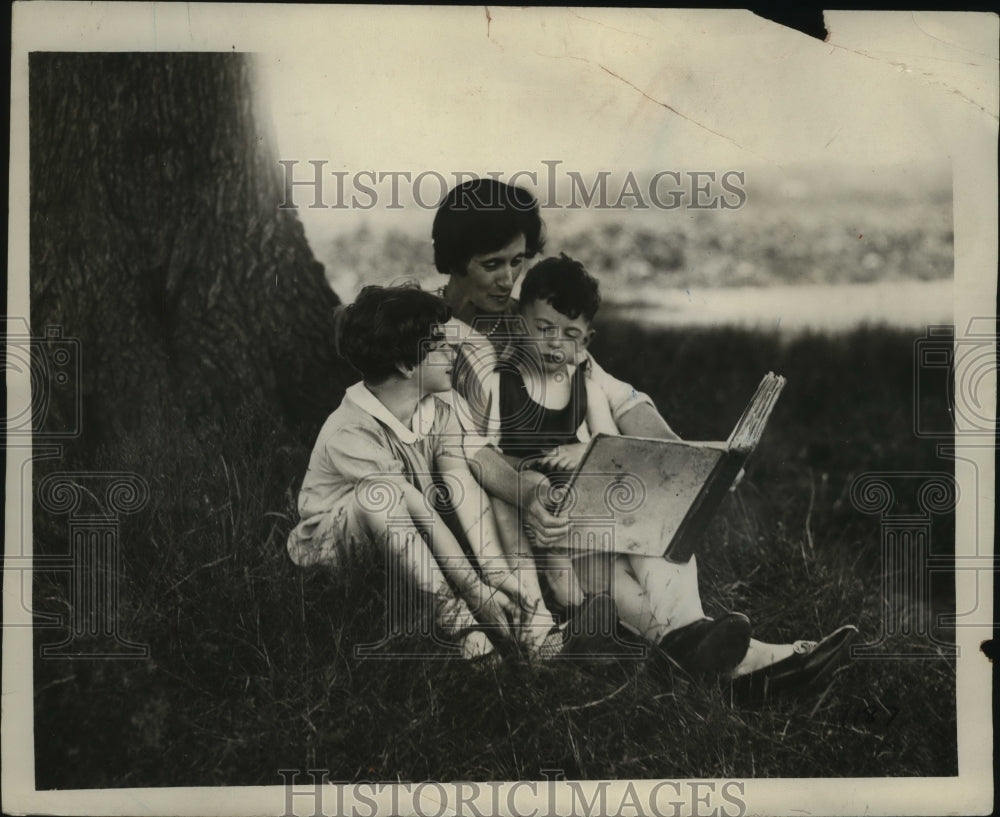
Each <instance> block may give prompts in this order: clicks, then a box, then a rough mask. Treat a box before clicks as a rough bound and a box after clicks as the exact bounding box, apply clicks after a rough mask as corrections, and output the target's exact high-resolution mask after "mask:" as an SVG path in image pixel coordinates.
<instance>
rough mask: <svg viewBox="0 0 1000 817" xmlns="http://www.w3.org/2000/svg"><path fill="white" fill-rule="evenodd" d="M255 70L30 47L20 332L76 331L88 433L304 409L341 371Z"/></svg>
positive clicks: (305, 414) (193, 58)
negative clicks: (24, 317)
mask: <svg viewBox="0 0 1000 817" xmlns="http://www.w3.org/2000/svg"><path fill="white" fill-rule="evenodd" d="M254 73H255V67H254V64H253V59H252V57H249V56H247V55H242V54H228V53H223V54H130V53H122V54H118V53H115V54H105V53H101V54H87V53H59V54H52V53H34V54H32V55H31V57H30V76H29V93H30V101H29V109H30V151H31V154H30V185H31V215H30V229H31V236H30V252H31V270H30V273H31V310H32V313H31V324H32V333H33V334H34V335H36V336H39V335H43V334H44V331H45V327H46V326H50V325H58V326H60V327H61V328H62V330H63V335H64V336H66V337H73V338H78V339H79V340H80V342H81V346H82V370H83V375H82V382H81V383H80V384H79V386H78V388H79V390H80V391H81V393H82V395H83V408H84V417H83V428H84V436H85V437H87V438H90V439H92V440H93V439H97V438H100V437H107V436H108V435H113V434H115V433H116V432H117V431H120V430H122V429H129V428H134V427H136V426H137V425H138V424H142V423H146V422H148V421H150V419H155V418H157V417H161V416H162V415H163V413H164V412H165V411H175V412H177V414H178V416H181V417H183V418H184V419H185V420H187V421H188V422H189V423H193V424H196V425H197V424H199V423H200V422H201V421H206V420H208V421H211V420H212V418H218V417H222V416H225V414H226V413H227V412H231V411H233V410H234V409H235V408H236V407H238V406H240V405H242V404H246V403H250V404H255V405H262V406H265V407H268V408H270V409H272V410H273V411H274V412H275V413H277V414H278V415H279V416H282V417H284V418H286V419H287V420H288V421H290V422H293V423H299V422H303V421H305V422H308V423H311V424H314V423H316V422H319V421H321V420H322V418H323V417H325V415H326V414H327V413H328V412H329V411H331V410H332V409H333V408H334V407H335V406H336V405H337V403H338V402H339V400H340V397H341V395H342V393H343V388H344V386H345V385H346V383H347V382H349V381H350V379H351V375H350V373H349V370H348V369H347V367H346V365H345V364H344V363H343V362H342V361H340V360H339V359H337V358H336V356H335V353H334V351H333V342H332V313H333V310H334V307H335V306H336V305H337V304H338V303H339V299H338V298H337V296H336V295H335V294H334V292H333V291H332V290H331V289H330V287H329V286H328V284H327V282H326V279H325V277H324V275H323V268H322V265H321V264H319V263H318V262H317V261H316V260H315V258H314V257H313V254H312V251H311V250H310V248H309V246H308V244H307V242H306V238H305V233H304V231H303V228H302V224H301V222H300V221H299V220H298V218H297V216H296V215H295V213H294V211H289V210H279V208H278V205H279V204H280V203H281V201H282V193H283V191H282V182H281V176H280V173H279V171H280V167H279V165H278V164H277V161H276V156H275V154H274V149H273V139H272V137H271V132H270V126H269V125H268V124H267V123H266V122H265V117H262V116H261V110H262V106H261V104H260V101H259V100H258V99H257V98H256V96H255V93H254V88H255V82H254ZM57 402H58V401H57ZM71 410H72V407H71V406H68V405H53V406H51V407H50V411H52V412H55V413H58V412H66V411H71Z"/></svg>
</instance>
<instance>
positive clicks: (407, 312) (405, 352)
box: [336, 286, 451, 383]
mask: <svg viewBox="0 0 1000 817" xmlns="http://www.w3.org/2000/svg"><path fill="white" fill-rule="evenodd" d="M450 317H451V310H450V309H449V308H448V305H447V304H446V303H445V302H444V301H442V300H441V299H440V298H439V297H437V296H436V295H432V294H431V293H430V292H424V291H423V290H421V289H419V288H417V287H415V286H401V287H380V286H367V287H365V288H364V289H362V290H361V292H360V293H359V294H358V297H357V298H356V299H355V301H354V303H353V304H351V305H350V306H347V307H343V308H342V309H341V311H340V314H339V315H338V316H337V330H336V331H337V339H336V340H337V351H338V353H339V354H340V356H341V357H344V358H346V359H347V361H348V362H349V363H350V364H351V365H352V366H353V367H354V368H355V369H357V370H358V371H359V372H361V376H362V377H364V379H365V380H366V381H369V382H372V383H381V382H382V381H384V380H385V379H386V378H388V377H389V376H390V375H392V374H394V373H395V372H396V371H397V369H396V366H397V364H399V363H402V364H404V365H406V366H416V365H417V364H418V363H420V361H422V360H423V359H424V357H426V355H427V346H426V341H429V340H440V339H442V338H443V337H444V333H443V332H442V331H441V329H440V325H441V324H443V323H444V322H445V321H447V320H448V319H449V318H450ZM422 341H423V342H422Z"/></svg>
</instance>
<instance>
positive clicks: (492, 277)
mask: <svg viewBox="0 0 1000 817" xmlns="http://www.w3.org/2000/svg"><path fill="white" fill-rule="evenodd" d="M525 251H526V244H525V240H524V236H523V235H520V234H519V235H517V236H515V237H514V238H513V239H512V240H511V242H510V243H509V244H507V245H506V246H505V247H501V248H500V249H499V250H496V251H495V252H487V253H481V254H479V255H474V256H472V258H470V259H469V263H468V266H467V267H466V272H465V275H452V276H451V278H450V280H449V282H448V289H449V290H450V291H451V294H452V297H453V298H454V299H455V300H456V301H459V303H453V304H452V308H453V309H455V311H456V313H457V314H458V317H460V318H463V317H474V316H475V315H483V314H491V315H492V314H499V313H501V312H504V311H506V310H507V307H508V305H509V304H510V296H511V292H512V291H513V289H514V283H515V282H516V281H517V279H518V278H519V277H520V275H521V271H522V269H523V267H524V255H525ZM463 313H464V315H463Z"/></svg>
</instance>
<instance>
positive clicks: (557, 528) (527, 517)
mask: <svg viewBox="0 0 1000 817" xmlns="http://www.w3.org/2000/svg"><path fill="white" fill-rule="evenodd" d="M548 485H549V481H548V479H546V480H545V483H544V486H545V487H542V488H540V489H539V490H537V491H533V492H532V495H531V497H530V498H529V500H528V502H527V503H526V504H525V505H524V506H523V510H524V525H525V533H526V534H527V536H528V541H529V542H531V544H533V545H536V546H538V547H553V546H554V545H559V544H562V543H563V542H565V541H566V536H567V534H568V531H569V521H568V520H567V519H566V518H565V517H560V516H556V515H555V514H554V513H552V512H551V511H550V510H549V509H548V507H547V505H546V501H547V498H548V495H549V494H550V492H551V488H549V487H548Z"/></svg>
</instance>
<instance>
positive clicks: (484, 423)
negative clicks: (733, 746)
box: [432, 179, 856, 690]
mask: <svg viewBox="0 0 1000 817" xmlns="http://www.w3.org/2000/svg"><path fill="white" fill-rule="evenodd" d="M432 238H433V241H434V263H435V266H436V267H437V269H438V271H439V272H440V273H442V274H443V275H446V276H448V282H447V284H446V285H445V286H444V288H443V290H442V292H441V295H442V297H443V298H444V300H445V301H446V302H447V303H448V305H449V306H450V307H451V310H452V314H453V315H454V316H455V320H454V321H453V324H452V326H451V327H450V328H449V333H450V337H451V339H452V341H453V342H454V343H455V345H456V347H457V360H456V365H455V368H454V373H453V383H454V388H455V392H456V393H457V394H458V395H459V397H457V398H456V399H455V406H456V410H457V413H458V416H459V418H460V421H461V423H462V426H463V429H464V430H465V431H466V434H467V438H466V450H467V453H468V455H469V457H470V460H471V462H472V463H473V467H474V468H475V469H476V470H478V476H479V478H480V481H481V482H482V483H483V485H484V487H485V488H486V490H487V492H488V493H489V494H490V495H491V496H492V497H493V498H494V500H495V509H496V514H497V522H498V526H499V527H500V531H501V536H502V537H503V538H504V539H505V545H506V546H507V547H508V548H510V550H509V551H508V552H519V553H524V552H530V551H531V550H532V548H531V547H530V546H528V545H527V544H526V543H525V542H524V541H523V540H522V537H520V536H519V533H520V531H521V528H522V525H523V526H524V529H525V530H526V532H527V534H528V536H527V538H528V539H529V540H530V542H531V543H532V545H534V548H535V549H536V550H537V549H542V548H545V547H546V546H552V545H558V544H560V543H562V542H563V541H564V540H565V537H566V535H567V529H568V523H567V520H566V519H565V518H560V517H557V516H555V515H553V514H552V513H550V512H549V510H548V509H547V507H546V499H547V498H548V497H549V496H550V486H549V485H548V480H547V478H546V477H545V476H544V475H543V474H541V473H539V472H537V471H517V470H515V469H514V467H513V466H512V465H511V464H510V463H509V462H508V461H507V460H505V459H504V458H503V456H502V455H501V454H500V452H499V451H498V450H497V447H496V446H497V444H498V441H499V438H498V435H499V429H500V423H499V417H498V412H499V400H498V394H499V377H498V371H499V370H500V369H501V368H502V367H503V366H504V363H505V360H509V357H510V355H511V354H512V353H513V351H514V345H513V343H512V338H513V337H514V336H515V335H516V334H517V333H518V332H519V331H520V322H519V321H520V319H519V318H518V317H517V315H516V314H515V313H516V309H515V308H514V307H515V304H514V301H513V298H512V293H513V289H514V285H515V283H516V282H517V280H518V278H519V276H520V275H521V273H522V271H523V269H524V266H525V264H526V262H527V261H528V260H529V259H531V258H532V257H534V256H535V255H537V254H538V253H540V252H541V250H542V248H543V246H544V225H543V222H542V219H541V216H540V214H539V207H538V202H537V200H536V199H535V198H534V196H532V195H531V194H530V193H529V192H528V191H526V190H524V189H523V188H520V187H515V186H511V185H508V184H505V183H503V182H500V181H497V180H495V179H475V180H472V181H468V182H464V183H463V184H461V185H458V186H457V187H455V188H454V189H452V190H451V191H450V192H449V193H448V195H447V196H446V197H445V199H444V201H443V202H442V203H441V205H440V206H439V207H438V211H437V213H436V215H435V219H434V225H433V229H432ZM583 360H586V366H585V372H586V378H587V388H588V390H590V391H592V392H593V393H599V394H601V395H602V397H603V402H604V404H605V405H606V406H607V407H610V409H611V414H612V419H613V422H614V424H615V426H616V428H617V430H618V432H620V433H622V434H625V435H628V436H642V437H657V438H672V439H676V438H677V435H676V434H674V433H673V431H671V429H670V427H669V426H668V425H667V423H666V421H665V420H664V419H663V418H662V417H661V416H660V414H659V412H658V411H657V410H656V407H655V406H654V404H653V401H652V400H651V399H650V398H649V397H648V396H647V395H645V394H642V393H641V392H637V391H636V390H635V389H633V388H632V387H631V386H630V385H628V384H626V383H622V382H621V381H619V380H616V379H615V378H613V377H611V376H610V375H608V374H607V373H606V372H605V371H604V370H603V369H602V368H601V367H600V366H599V365H598V364H597V363H596V361H594V360H593V358H592V357H591V356H590V355H589V354H587V353H585V354H584V355H583V356H582V358H581V360H580V361H578V362H579V363H580V364H581V365H582V363H583ZM593 430H594V431H596V430H600V429H599V428H594V429H593ZM505 503H506V504H505ZM515 509H516V510H515ZM518 511H519V512H520V513H518ZM577 561H578V563H579V564H580V566H581V568H582V569H581V570H580V574H581V579H582V581H583V584H584V590H586V591H587V592H588V594H589V596H590V598H591V599H592V600H593V599H600V594H601V593H602V592H603V591H606V590H607V589H609V588H610V591H611V594H612V596H613V598H614V600H615V602H616V606H617V609H618V610H619V611H620V612H621V614H622V619H623V621H624V623H625V624H626V625H627V626H628V627H629V629H631V630H632V631H634V632H636V633H637V634H638V635H639V636H640V637H642V638H643V640H644V641H646V642H647V643H649V644H652V645H653V646H654V647H656V648H657V652H659V653H660V654H661V655H665V656H666V657H667V658H668V659H670V661H672V662H674V663H676V664H678V665H680V666H681V667H683V668H685V669H687V670H689V671H692V672H719V673H727V674H728V673H732V674H733V675H734V676H737V675H738V676H741V677H742V678H743V683H744V684H745V685H748V686H751V687H759V686H763V687H764V688H767V687H768V686H770V687H771V689H772V690H773V689H775V688H778V687H780V686H783V685H789V686H790V685H795V684H797V683H804V682H807V681H808V680H811V679H812V678H813V677H815V676H816V675H818V674H821V673H822V672H823V671H824V670H825V669H826V668H827V667H828V666H831V665H832V664H833V663H834V662H835V660H836V659H837V658H838V657H839V656H840V655H841V653H842V652H843V648H844V647H846V645H847V643H849V641H850V640H851V639H852V638H853V635H854V634H855V633H856V630H855V629H854V628H853V627H847V628H841V629H840V630H838V631H837V632H835V633H834V634H832V635H831V636H829V637H828V638H827V639H824V640H823V641H822V642H819V643H818V644H816V643H814V642H796V643H795V644H764V643H762V642H759V641H756V640H753V639H750V623H749V620H748V619H747V618H746V617H745V616H743V615H741V614H739V613H730V614H727V615H724V616H721V617H719V618H717V619H709V618H707V617H705V615H704V613H703V611H702V607H701V600H700V596H699V593H698V581H697V566H696V561H695V559H694V558H692V559H691V560H690V561H689V562H688V563H686V564H676V563H673V562H668V561H667V560H665V559H662V558H650V559H648V560H645V561H646V562H647V564H646V565H645V567H644V569H642V570H635V571H624V570H620V569H618V566H617V565H616V564H613V563H612V561H611V559H607V558H603V557H584V558H583V559H578V560H577ZM612 576H613V580H612V578H611V577H612ZM558 600H559V601H560V602H562V603H563V604H564V606H566V607H567V608H571V609H572V608H576V607H580V606H581V602H582V601H583V600H582V599H579V598H563V599H558ZM589 606H590V605H582V607H583V609H585V610H586V609H588V607H589Z"/></svg>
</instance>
